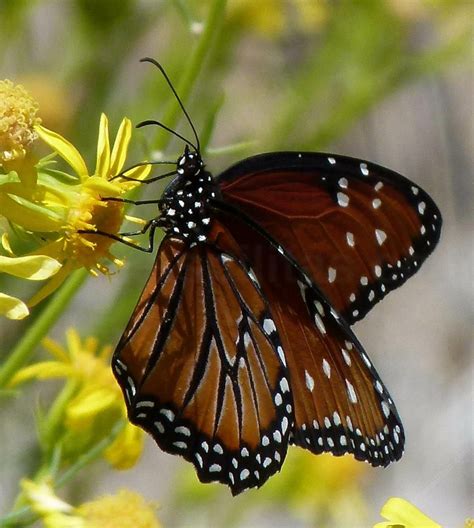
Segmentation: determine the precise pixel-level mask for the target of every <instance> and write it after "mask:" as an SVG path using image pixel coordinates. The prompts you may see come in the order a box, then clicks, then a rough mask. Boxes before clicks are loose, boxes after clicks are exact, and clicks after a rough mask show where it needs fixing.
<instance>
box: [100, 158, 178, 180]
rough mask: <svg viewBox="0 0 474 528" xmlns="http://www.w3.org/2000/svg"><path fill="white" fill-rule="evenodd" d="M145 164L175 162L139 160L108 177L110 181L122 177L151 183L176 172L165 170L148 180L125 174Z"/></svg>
mask: <svg viewBox="0 0 474 528" xmlns="http://www.w3.org/2000/svg"><path fill="white" fill-rule="evenodd" d="M146 165H176V162H175V161H141V162H140V163H135V165H132V166H131V167H128V168H127V169H125V170H123V171H122V172H119V173H118V174H116V175H115V176H113V177H112V178H110V181H113V180H115V179H116V178H123V179H124V180H126V181H134V182H138V183H152V182H154V181H157V180H161V179H163V178H167V177H168V176H172V175H173V174H176V171H171V172H167V173H166V174H161V175H160V176H155V177H154V178H150V179H148V180H140V179H138V178H132V177H131V176H125V175H126V174H127V172H130V171H132V170H133V169H136V168H137V167H144V166H146Z"/></svg>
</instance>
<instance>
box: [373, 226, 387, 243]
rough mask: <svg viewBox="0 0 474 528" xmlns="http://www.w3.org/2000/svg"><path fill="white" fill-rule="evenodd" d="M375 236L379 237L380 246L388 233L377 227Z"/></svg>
mask: <svg viewBox="0 0 474 528" xmlns="http://www.w3.org/2000/svg"><path fill="white" fill-rule="evenodd" d="M375 237H376V238H377V242H378V244H379V246H381V245H382V244H383V243H384V242H385V240H386V238H387V233H385V231H382V229H376V230H375Z"/></svg>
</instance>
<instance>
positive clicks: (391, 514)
mask: <svg viewBox="0 0 474 528" xmlns="http://www.w3.org/2000/svg"><path fill="white" fill-rule="evenodd" d="M380 515H381V516H382V517H384V518H385V519H387V522H380V523H377V524H376V525H375V526H374V528H442V527H441V525H440V524H438V523H436V522H434V521H433V520H432V519H430V518H429V517H428V516H426V515H425V514H424V513H422V512H421V511H420V510H419V509H418V508H417V507H416V506H414V505H413V504H411V503H410V502H408V501H406V500H405V499H400V498H398V497H392V498H391V499H389V500H388V501H387V502H386V503H385V504H384V505H383V507H382V511H381V512H380Z"/></svg>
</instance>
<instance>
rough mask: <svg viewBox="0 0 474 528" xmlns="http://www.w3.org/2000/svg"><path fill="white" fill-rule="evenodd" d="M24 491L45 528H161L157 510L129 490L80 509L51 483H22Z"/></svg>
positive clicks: (28, 481)
mask: <svg viewBox="0 0 474 528" xmlns="http://www.w3.org/2000/svg"><path fill="white" fill-rule="evenodd" d="M22 488H23V491H24V493H25V496H26V501H27V504H28V505H29V506H31V509H32V510H33V511H34V512H35V513H36V514H37V515H38V516H39V517H40V518H41V520H42V521H43V524H44V526H45V527H46V528H65V527H69V528H128V527H130V526H133V527H134V528H159V527H160V523H159V522H158V520H157V518H156V515H155V511H154V510H155V509H156V508H154V507H153V506H152V505H150V504H148V503H147V502H146V501H145V500H144V499H143V497H141V496H140V495H138V493H134V492H132V491H129V490H125V489H124V490H120V491H119V492H118V493H116V494H115V495H106V496H103V497H100V498H99V499H96V500H94V501H90V502H85V503H83V504H81V505H80V506H78V507H74V506H72V505H71V504H69V503H67V502H65V501H64V500H62V499H60V498H59V497H58V496H57V495H56V493H55V492H54V489H53V487H52V485H51V483H50V482H48V481H47V480H46V481H45V480H43V481H41V482H39V483H36V482H33V481H31V480H23V482H22Z"/></svg>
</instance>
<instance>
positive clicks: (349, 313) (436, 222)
mask: <svg viewBox="0 0 474 528" xmlns="http://www.w3.org/2000/svg"><path fill="white" fill-rule="evenodd" d="M218 182H219V187H220V189H221V191H222V196H223V199H224V200H225V202H226V203H230V204H232V205H234V206H236V207H238V208H239V209H240V210H241V211H243V212H244V213H245V214H247V215H248V216H250V217H251V218H253V220H255V221H256V222H257V223H258V224H259V225H260V226H261V227H263V228H264V229H265V230H266V231H267V232H268V233H269V234H270V235H271V236H272V237H273V238H274V239H275V240H276V241H277V242H278V243H279V244H281V246H283V247H284V248H285V250H286V251H287V252H288V253H290V254H291V255H292V256H293V257H294V258H295V259H296V260H297V262H298V263H299V264H300V266H301V267H302V268H303V269H304V270H305V271H306V272H307V273H308V274H309V275H310V276H311V278H312V279H313V281H314V282H315V283H316V284H317V285H318V286H319V288H320V289H321V290H322V291H323V292H324V294H325V295H326V297H327V299H328V300H329V301H330V302H331V304H332V306H333V307H334V308H335V309H336V310H337V311H338V312H339V313H340V314H341V315H342V316H343V317H344V319H345V320H346V321H347V322H348V323H349V324H352V323H354V322H355V321H358V320H359V319H362V317H364V315H365V314H366V313H367V312H368V311H369V310H370V309H371V308H372V307H373V306H374V305H375V304H376V303H377V302H378V301H380V300H381V299H382V298H383V297H384V296H385V295H386V294H387V293H388V292H389V291H391V290H393V289H394V288H397V287H398V286H400V285H402V284H403V283H404V282H405V281H406V279H407V278H409V277H410V276H411V275H413V274H414V273H415V272H416V271H417V270H418V269H419V267H420V265H421V264H422V262H423V261H424V260H425V259H426V257H427V256H428V255H429V254H430V253H431V252H432V251H433V249H434V247H435V246H436V243H437V242H438V239H439V236H440V230H441V214H440V212H439V210H438V208H437V207H436V205H435V203H434V202H433V200H432V199H431V198H430V197H429V196H428V194H427V193H425V192H424V191H423V190H422V189H421V188H420V187H419V186H418V185H416V184H414V183H413V182H411V181H410V180H408V179H406V178H404V177H403V176H401V175H399V174H397V173H395V172H393V171H390V170H388V169H385V168H383V167H380V166H379V165H375V164H373V163H369V162H365V161H362V160H356V159H353V158H347V157H344V156H336V155H333V154H317V153H296V152H286V153H285V152H282V153H275V154H263V155H260V156H255V157H253V158H249V159H247V160H244V161H242V162H240V163H238V164H237V165H235V166H234V167H231V168H230V169H228V170H227V171H225V172H224V173H223V174H221V175H220V176H219V178H218Z"/></svg>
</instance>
